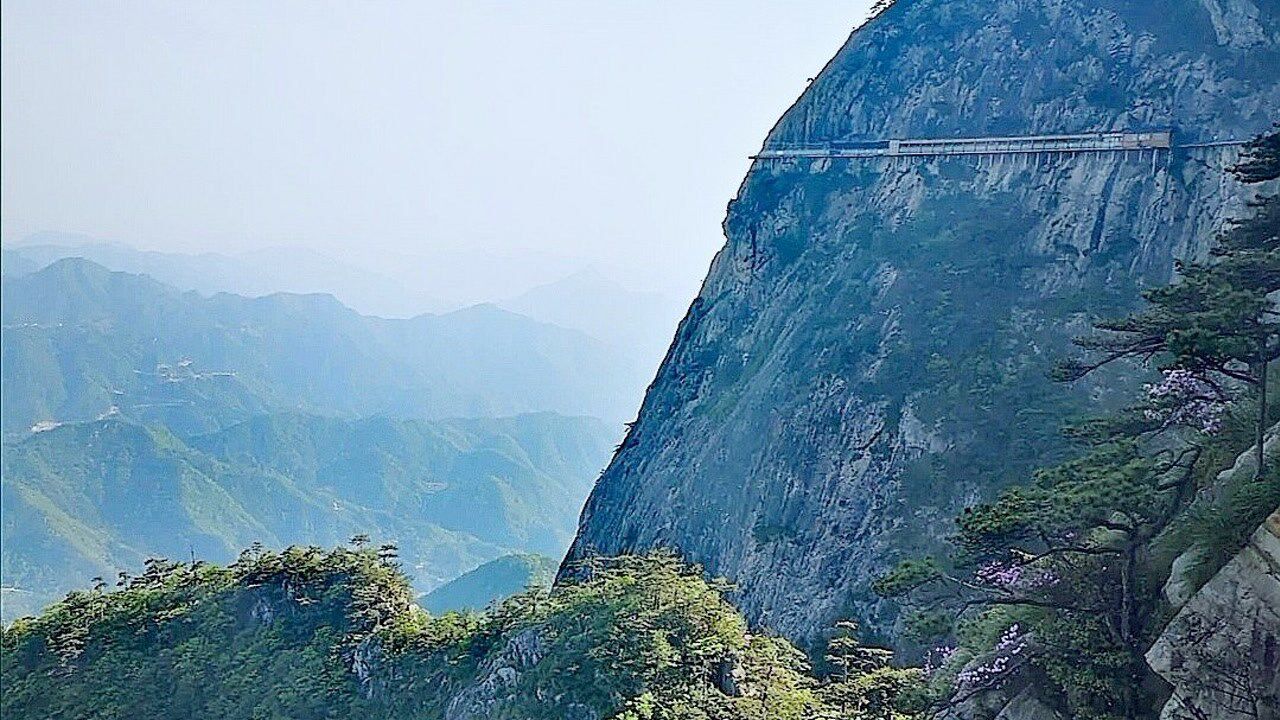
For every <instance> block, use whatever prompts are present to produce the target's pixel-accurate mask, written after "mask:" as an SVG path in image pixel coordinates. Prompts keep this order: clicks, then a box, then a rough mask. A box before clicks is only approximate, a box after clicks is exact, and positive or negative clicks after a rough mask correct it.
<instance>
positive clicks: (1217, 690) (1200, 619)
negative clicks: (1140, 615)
mask: <svg viewBox="0 0 1280 720" xmlns="http://www.w3.org/2000/svg"><path fill="white" fill-rule="evenodd" d="M1147 662H1148V663H1149V664H1150V665H1151V667H1152V669H1154V670H1155V671H1156V672H1158V673H1160V675H1161V676H1163V677H1164V679H1165V680H1168V681H1169V683H1170V684H1171V685H1172V686H1173V694H1172V696H1171V697H1170V699H1169V702H1168V703H1167V704H1166V705H1165V707H1164V711H1163V712H1162V713H1161V715H1160V717H1161V719H1162V720H1203V719H1205V718H1211V719H1212V720H1244V719H1245V718H1277V717H1280V510H1277V511H1276V512H1275V513H1273V514H1272V515H1271V517H1270V518H1268V519H1267V522H1266V523H1264V524H1263V526H1262V527H1260V528H1258V530H1257V532H1255V533H1254V534H1253V536H1252V537H1251V538H1250V539H1249V543H1248V544H1247V545H1245V547H1244V549H1242V550H1241V551H1240V552H1239V554H1237V555H1236V556H1235V558H1233V559H1232V560H1231V562H1229V563H1227V564H1226V566H1224V567H1223V568H1222V569H1221V570H1219V571H1218V573H1217V574H1216V575H1214V577H1213V579H1212V580H1210V581H1209V582H1208V583H1207V584H1206V585H1205V586H1204V587H1203V588H1201V589H1200V590H1199V592H1197V593H1196V594H1195V595H1193V596H1192V597H1191V599H1190V600H1188V601H1187V603H1186V604H1185V605H1184V606H1183V607H1182V609H1181V610H1180V611H1179V612H1178V614H1177V616H1175V617H1174V619H1173V620H1172V621H1171V622H1170V623H1169V626H1168V627H1167V628H1165V631H1164V633H1162V634H1161V636H1160V638H1159V639H1158V640H1157V641H1156V643H1155V645H1153V646H1152V648H1151V650H1150V651H1148V652H1147Z"/></svg>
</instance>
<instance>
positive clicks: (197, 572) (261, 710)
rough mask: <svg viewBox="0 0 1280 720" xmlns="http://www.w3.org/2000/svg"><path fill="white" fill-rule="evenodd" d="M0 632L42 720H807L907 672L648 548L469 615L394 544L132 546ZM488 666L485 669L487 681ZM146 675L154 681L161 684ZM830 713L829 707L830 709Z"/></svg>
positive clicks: (869, 712)
mask: <svg viewBox="0 0 1280 720" xmlns="http://www.w3.org/2000/svg"><path fill="white" fill-rule="evenodd" d="M119 585H120V587H119V589H117V590H114V591H112V590H108V589H107V588H106V586H105V584H100V585H99V586H98V587H96V588H95V589H93V590H90V591H77V592H73V593H71V594H69V595H68V596H67V598H66V599H65V600H64V601H63V602H61V603H58V604H57V605H54V606H53V607H51V608H50V609H49V610H48V611H47V612H45V613H44V614H43V615H41V616H39V617H37V618H28V619H23V620H20V621H18V622H16V623H14V624H13V625H12V626H11V627H9V628H8V629H6V630H5V631H4V636H3V651H4V653H3V665H2V673H3V682H4V686H5V693H4V698H3V705H2V706H0V710H2V711H3V714H4V715H5V716H6V717H8V716H14V717H36V716H40V717H60V718H90V717H92V718H132V717H148V718H157V719H164V718H188V717H200V718H209V719H216V718H237V719H239V718H291V719H295V720H305V719H306V718H342V717H361V718H366V719H370V720H373V719H376V718H391V717H422V718H441V717H443V716H444V714H445V710H446V708H448V707H453V708H455V711H458V712H461V710H459V708H467V707H472V706H474V707H476V708H483V710H482V711H478V714H477V715H474V716H477V717H479V716H482V717H486V718H495V719H501V718H527V717H564V716H566V714H567V713H569V712H570V711H573V712H578V713H581V712H583V711H589V712H591V713H593V716H595V717H601V718H603V717H615V718H619V719H621V720H677V719H679V720H688V719H693V720H696V719H698V718H704V719H706V720H711V719H713V718H714V719H715V720H786V719H787V718H794V719H796V720H801V719H804V720H810V719H812V718H831V719H832V720H835V718H841V719H842V720H843V719H845V718H875V719H877V720H897V719H898V718H903V717H906V716H905V715H903V714H902V713H901V712H899V710H898V709H897V706H898V705H899V704H900V701H901V700H902V699H903V698H905V697H906V696H907V695H908V693H909V692H910V690H911V689H912V688H913V687H914V685H915V684H916V680H917V676H918V672H917V671H914V670H899V669H895V668H893V667H891V666H890V665H889V664H888V651H884V650H878V649H870V648H864V647H862V646H861V645H860V644H859V643H858V642H857V640H856V639H855V637H854V633H855V630H856V629H855V628H853V627H852V626H844V627H842V629H841V632H840V633H839V634H838V635H837V637H838V638H839V639H838V640H837V641H836V642H833V645H832V654H833V657H835V658H837V659H838V662H837V663H836V665H837V666H838V667H840V668H841V672H840V675H839V677H833V678H829V679H827V680H825V681H820V680H818V679H816V678H814V677H813V676H812V674H810V673H809V668H808V663H807V660H806V658H805V656H804V654H803V653H801V652H800V651H799V650H797V649H796V648H794V647H792V646H791V645H790V644H788V643H787V642H786V641H784V640H781V639H779V638H776V637H769V636H764V635H756V634H751V633H749V632H748V630H747V627H746V624H745V622H744V621H743V619H742V616H741V615H740V614H738V613H737V612H736V611H735V610H734V609H733V608H732V606H730V605H729V604H728V602H727V601H726V600H725V599H724V593H725V592H726V591H727V590H728V589H729V588H728V586H727V585H726V584H725V583H723V582H722V581H711V582H708V581H705V580H703V579H702V577H701V574H700V572H699V571H698V569H697V568H691V567H688V566H685V565H683V564H682V563H680V562H679V561H678V560H677V559H676V558H675V557H674V556H671V555H666V554H655V555H649V556H644V557H622V558H616V559H611V560H597V561H593V562H592V563H591V565H590V566H589V567H587V568H585V570H584V572H583V573H582V579H581V580H579V581H578V582H574V583H569V584H565V585H561V586H558V587H557V588H555V589H553V590H552V591H550V592H548V591H546V590H542V589H532V590H530V591H528V592H526V593H523V594H521V595H517V596H515V597H513V598H511V599H509V600H507V601H505V602H503V603H500V604H498V605H495V606H494V607H492V608H490V609H489V610H488V611H486V612H484V613H446V614H444V615H440V616H431V615H428V614H427V613H425V612H423V611H422V610H420V609H418V608H417V607H416V606H414V605H413V604H412V602H411V595H410V591H409V586H408V584H407V582H406V581H405V578H404V577H403V575H402V574H401V573H400V572H399V569H398V566H397V564H396V560H395V549H394V548H391V547H382V548H376V549H375V548H373V547H372V546H370V545H369V544H368V542H367V538H363V537H357V538H354V539H353V542H352V545H351V547H348V548H339V549H335V550H332V551H327V552H326V551H322V550H320V549H318V548H314V547H293V548H289V549H287V550H285V551H283V552H278V553H277V552H268V551H264V550H262V549H261V548H258V547H254V548H251V549H249V550H246V551H245V552H243V553H242V554H241V556H240V557H239V559H238V560H237V561H236V562H234V563H232V564H231V565H230V566H228V567H226V568H220V567H216V566H213V565H208V564H204V563H196V564H194V565H192V564H185V563H177V562H171V561H167V560H152V561H149V562H148V563H147V566H146V569H145V571H144V572H143V573H142V574H140V575H138V576H136V577H130V576H125V577H122V578H121V580H120V583H119ZM499 678H500V679H499ZM162 689H164V690H162ZM846 709H847V710H848V712H846Z"/></svg>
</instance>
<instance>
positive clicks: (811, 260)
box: [569, 0, 1280, 644]
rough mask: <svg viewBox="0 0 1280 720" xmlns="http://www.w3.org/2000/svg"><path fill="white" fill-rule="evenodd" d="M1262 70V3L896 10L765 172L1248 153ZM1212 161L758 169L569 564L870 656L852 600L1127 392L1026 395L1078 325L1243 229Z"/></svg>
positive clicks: (911, 1) (867, 618)
mask: <svg viewBox="0 0 1280 720" xmlns="http://www.w3.org/2000/svg"><path fill="white" fill-rule="evenodd" d="M1050 28H1051V29H1052V31H1051V32H1050V31H1049V30H1048V29H1050ZM1278 62H1280V7H1277V6H1276V5H1275V3H1258V2H1253V1H1251V0H1231V2H1220V1H1219V0H1177V1H1176V2H1173V3H1163V4H1160V5H1158V6H1157V5H1152V4H1141V3H1131V2H1124V1H1121V0H1096V1H1093V2H1084V3H1064V2H1060V1H1058V0H1008V1H1006V2H1000V3H995V4H993V3H990V2H984V1H979V0H902V1H901V2H898V3H897V4H895V5H894V6H892V7H891V8H890V9H888V10H887V11H886V12H885V13H883V14H882V15H880V16H879V17H878V18H877V19H876V20H874V21H873V22H871V23H870V24H869V25H867V26H866V27H864V28H862V29H860V30H858V31H856V32H855V33H854V34H853V36H852V37H851V38H850V39H849V41H848V43H847V44H846V45H845V46H844V48H842V49H841V51H840V52H839V54H838V55H837V56H836V57H835V58H834V59H833V60H832V61H831V63H830V64H829V65H828V66H827V67H826V68H825V69H824V70H823V71H822V73H821V74H820V75H819V76H818V77H817V79H816V80H815V81H814V82H813V83H812V84H811V85H810V87H809V88H808V90H807V91H806V92H805V93H804V95H803V96H802V97H801V98H800V99H799V100H798V101H797V103H796V104H795V105H794V106H793V107H792V108H791V109H790V110H789V111H788V113H787V114H786V115H785V116H784V117H783V118H782V120H781V121H780V122H779V123H778V125H777V126H776V127H775V128H774V129H773V131H772V132H771V133H770V135H769V138H768V139H767V140H766V147H787V146H795V145H801V144H807V145H812V144H823V143H833V142H864V141H881V140H889V139H892V138H947V137H974V136H987V135H1032V134H1047V133H1083V132H1094V131H1102V130H1130V129H1144V128H1166V127H1173V128H1174V129H1175V138H1176V141H1177V143H1179V144H1195V143H1200V142H1207V141H1214V140H1228V139H1247V138H1250V137H1252V136H1253V135H1255V134H1256V133H1258V132H1261V131H1263V130H1265V129H1266V128H1267V127H1268V126H1269V125H1270V124H1271V122H1272V121H1274V120H1275V119H1276V118H1277V117H1280V76H1277V75H1276V73H1275V72H1274V68H1275V67H1276V64H1277V63H1278ZM1235 157H1236V151H1235V150H1234V149H1233V148H1230V147H1213V148H1204V147H1202V148H1188V149H1178V150H1175V151H1174V152H1172V153H1170V154H1167V155H1165V156H1163V157H1159V158H1156V159H1154V161H1153V158H1152V157H1151V156H1150V154H1147V155H1138V154H1134V153H1129V154H1107V153H1099V154H1082V155H1075V156H1066V155H1058V156H1048V157H1035V156H1015V157H1008V156H1000V157H994V158H973V157H950V158H904V159H899V160H896V161H891V160H847V159H835V160H833V159H811V160H810V159H791V160H761V161H758V162H757V163H756V164H755V165H754V166H753V168H752V170H751V172H750V173H749V175H748V176H747V178H746V180H745V181H744V183H743V185H742V187H741V189H740V191H739V194H738V197H737V198H736V199H735V200H734V201H733V203H731V205H730V208H729V213H728V217H727V219H726V221H725V230H726V235H727V242H726V245H725V246H724V248H723V249H722V250H721V251H720V253H719V254H718V255H717V257H716V259H715V260H714V262H713V264H712V266H711V269H710V272H709V274H708V277H707V279H706V281H705V283H704V285H703V288H702V291H701V293H700V295H699V297H698V298H697V300H695V302H694V304H693V306H692V308H691V309H690V312H689V314H688V315H687V316H686V317H685V319H684V321H683V322H682V323H681V326H680V328H679V330H678V331H677V333H676V336H675V340H674V344H673V347H672V349H671V351H670V353H669V355H668V356H667V359H666V361H665V363H664V365H663V367H662V369H661V370H660V371H659V374H658V377H657V379H656V380H655V382H654V384H653V386H652V387H651V388H650V390H649V392H648V394H647V396H646V398H645V401H644V404H643V407H642V409H641V413H640V417H639V420H638V422H637V423H636V424H635V426H634V427H633V429H632V430H631V432H630V434H629V435H628V437H627V438H626V440H625V442H624V443H623V445H622V447H621V449H620V451H619V452H618V454H617V455H616V457H615V458H614V460H613V462H612V463H611V464H610V466H609V468H608V469H607V470H606V471H605V473H604V474H603V476H602V477H601V479H600V481H599V483H598V484H597V486H596V488H595V490H594V491H593V493H592V496H591V498H590V500H589V501H588V503H587V506H586V508H585V509H584V512H583V517H582V521H581V526H580V531H579V535H578V538H577V540H576V541H575V544H574V547H573V549H572V551H571V553H570V556H569V559H570V560H574V559H576V558H579V557H582V556H584V555H589V554H593V553H603V554H606V555H608V554H615V553H618V552H624V551H634V550H643V549H646V548H651V547H655V546H670V547H675V548H678V549H679V550H680V551H681V552H682V553H683V554H684V555H685V556H686V557H687V558H689V559H690V560H691V561H694V562H699V563H702V564H704V565H705V566H706V567H707V569H708V571H709V572H711V573H714V574H720V575H725V576H727V577H728V578H729V579H731V580H733V581H735V582H736V583H737V584H738V586H739V588H740V590H739V593H738V596H737V601H738V602H739V603H740V604H741V606H742V607H743V608H744V610H745V612H746V614H747V616H748V618H749V619H750V620H751V621H752V622H754V623H758V624H762V625H766V626H769V627H771V628H774V629H776V630H778V631H781V632H782V633H784V634H785V635H786V636H788V637H790V638H793V639H799V640H802V641H804V642H806V643H810V644H813V643H814V642H815V641H816V640H817V639H818V638H819V637H820V636H821V635H822V633H823V632H824V628H826V627H828V626H829V624H830V623H831V622H832V621H833V620H834V619H836V618H837V617H841V616H848V615H854V616H858V617H859V618H860V619H861V620H863V621H864V623H865V624H866V625H867V626H869V627H871V628H873V629H875V630H879V631H881V632H889V633H891V632H893V623H894V610H893V608H892V607H890V606H888V605H886V604H885V603H882V602H879V601H877V600H876V599H875V598H874V596H873V595H872V593H871V592H870V589H869V585H870V581H871V579H872V578H873V577H874V576H875V575H876V573H877V572H879V571H880V570H882V569H883V568H884V567H886V565H887V564H888V563H891V562H893V561H894V560H895V559H896V558H897V557H899V556H901V555H904V554H921V553H924V552H927V551H928V550H929V548H930V547H931V544H932V543H933V542H934V541H935V539H936V538H937V537H938V536H939V535H940V534H942V533H944V532H945V528H947V527H949V526H950V525H949V523H950V518H951V517H952V516H953V515H954V514H955V513H956V512H957V511H958V510H959V509H960V508H961V507H963V506H964V505H965V504H966V503H968V502H971V501H972V500H974V499H975V498H977V497H981V496H984V495H987V494H988V493H990V492H991V491H992V490H993V489H994V488H996V487H999V486H1000V485H1002V484H1005V483H1007V482H1010V481H1013V480H1018V479H1021V478H1023V477H1025V474H1026V473H1027V472H1029V471H1030V469H1031V468H1033V467H1035V466H1038V465H1044V464H1049V463H1052V461H1053V460H1054V459H1055V458H1056V457H1059V456H1060V454H1061V452H1062V451H1063V441H1062V440H1061V439H1060V438H1059V437H1058V435H1057V430H1058V424H1059V422H1060V421H1061V419H1062V418H1064V417H1069V416H1071V415H1072V414H1073V413H1075V412H1077V411H1079V409H1080V408H1082V407H1083V406H1084V400H1085V398H1087V397H1089V395H1090V393H1101V394H1102V395H1101V398H1100V399H1101V400H1103V401H1104V405H1105V401H1106V400H1107V398H1108V395H1107V394H1106V393H1123V392H1124V391H1125V388H1126V387H1127V385H1126V378H1125V377H1124V375H1126V374H1128V373H1126V372H1125V371H1122V370H1118V371H1117V373H1118V374H1119V375H1120V377H1115V376H1112V377H1108V378H1105V379H1103V378H1099V379H1096V380H1095V381H1094V382H1093V383H1081V384H1078V385H1077V386H1075V387H1063V386H1056V385H1054V384H1052V383H1051V382H1050V381H1049V380H1048V379H1047V377H1046V375H1047V371H1048V370H1049V368H1050V367H1051V366H1052V364H1053V362H1054V361H1055V360H1056V359H1057V358H1058V357H1059V356H1060V355H1061V354H1063V353H1065V352H1066V351H1067V349H1068V345H1067V343H1068V339H1069V338H1070V337H1072V336H1073V335H1076V334H1079V333H1080V332H1082V331H1083V330H1084V329H1085V328H1086V326H1087V325H1086V323H1087V320H1088V319H1089V318H1091V317H1093V316H1096V315H1111V314H1114V313H1117V312H1119V311H1120V310H1122V309H1124V308H1126V307H1129V306H1131V305H1132V304H1133V303H1134V302H1136V301H1137V299H1138V297H1139V293H1140V291H1141V289H1142V288H1143V287H1145V286H1149V285H1151V284H1154V283H1159V282H1164V281H1165V280H1167V279H1168V277H1169V275H1170V271H1171V268H1172V266H1173V261H1174V258H1176V257H1184V256H1195V255H1198V254H1201V253H1203V252H1204V249H1205V247H1206V243H1207V241H1208V240H1209V239H1210V238H1211V236H1212V234H1213V232H1214V231H1215V229H1216V228H1218V227H1220V226H1221V225H1222V223H1223V222H1224V221H1225V219H1226V217H1227V216H1228V215H1229V214H1230V212H1231V211H1232V209H1233V208H1235V209H1238V208H1240V207H1241V203H1242V199H1243V196H1244V191H1243V190H1242V189H1241V188H1239V187H1236V186H1232V185H1231V184H1230V183H1228V182H1226V181H1225V180H1224V174H1223V169H1224V168H1225V167H1226V166H1228V165H1229V164H1231V163H1232V162H1233V160H1234V158H1235ZM1224 208H1225V210H1224ZM1130 382H1132V380H1130ZM1104 388H1105V389H1106V390H1105V392H1104V390H1103V389H1104Z"/></svg>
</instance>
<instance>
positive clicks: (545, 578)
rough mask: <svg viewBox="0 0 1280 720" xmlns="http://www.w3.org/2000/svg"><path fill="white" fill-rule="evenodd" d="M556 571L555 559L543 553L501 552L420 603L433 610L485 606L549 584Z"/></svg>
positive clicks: (442, 611) (438, 589)
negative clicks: (515, 553)
mask: <svg viewBox="0 0 1280 720" xmlns="http://www.w3.org/2000/svg"><path fill="white" fill-rule="evenodd" d="M555 574H556V561H555V560H552V559H551V558H549V557H547V556H546V555H504V556H502V557H500V558H498V559H496V560H490V561H489V562H487V563H485V564H483V565H481V566H480V567H478V568H476V569H475V570H472V571H470V572H467V573H464V574H462V575H460V576H458V577H456V578H454V579H452V580H450V581H449V582H447V583H445V584H444V585H441V586H440V587H438V588H436V589H435V590H432V591H431V592H429V593H427V594H426V595H425V596H424V597H423V598H422V606H423V607H424V608H426V609H427V611H429V612H432V613H436V614H441V613H445V612H449V611H451V610H484V609H485V608H486V607H489V605H490V604H492V603H493V602H495V601H498V600H502V599H504V598H507V597H510V596H512V595H515V594H516V593H518V592H522V591H524V590H527V589H528V588H531V587H541V588H547V587H550V586H551V581H552V579H553V578H555Z"/></svg>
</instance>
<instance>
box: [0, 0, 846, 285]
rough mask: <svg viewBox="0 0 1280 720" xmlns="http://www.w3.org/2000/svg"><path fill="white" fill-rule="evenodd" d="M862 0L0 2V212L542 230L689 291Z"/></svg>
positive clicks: (215, 239) (365, 244)
mask: <svg viewBox="0 0 1280 720" xmlns="http://www.w3.org/2000/svg"><path fill="white" fill-rule="evenodd" d="M869 4H870V0H842V1H836V0H806V1H805V2H803V3H798V2H783V1H782V0H671V1H658V0H651V1H647V2H645V1H641V0H518V1H517V0H511V1H502V2H499V1H497V0H430V1H428V2H379V1H374V0H369V1H364V2H354V1H353V2H318V1H315V0H306V1H298V2H294V1H291V0H272V1H271V2H234V1H230V0H220V1H219V2H212V3H211V2H194V1H192V2H173V1H172V0H167V1H165V2H137V1H131V0H113V1H112V2H62V1H59V0H5V1H4V3H3V5H0V35H2V37H0V74H2V77H0V141H2V143H3V157H2V159H0V237H2V238H3V240H4V241H5V242H13V241H15V240H20V239H21V238H23V237H25V236H27V235H28V234H30V233H33V232H37V231H60V232H76V233H85V234H87V235H91V236H94V237H96V238H101V239H104V240H111V241H117V242H124V243H127V244H130V245H133V246H135V247H140V248H145V249H156V250H166V251H180V252H201V251H218V252H227V253H235V252H243V251H248V250H252V249H256V248H263V247H273V246H288V247H305V248H308V249H311V250H315V251H319V252H323V253H326V254H331V255H336V256H344V257H352V258H354V259H355V260H353V261H357V260H358V261H360V262H367V263H370V264H376V263H377V262H378V261H381V263H382V264H383V265H384V266H389V265H396V266H400V267H405V266H412V265H413V263H421V262H430V259H431V258H432V257H433V256H438V255H442V254H448V253H454V254H457V253H460V252H462V253H481V254H483V253H492V254H498V255H504V256H511V257H519V256H520V255H521V253H525V254H528V253H531V252H532V253H543V254H547V255H549V256H554V257H565V258H574V259H576V260H580V261H582V262H584V263H592V264H600V265H603V266H609V267H612V268H621V269H624V271H625V272H626V273H627V274H629V276H630V278H631V279H632V280H633V281H635V282H634V283H633V284H634V285H637V286H646V287H648V288H650V289H659V290H663V291H671V292H674V293H677V294H680V295H687V296H692V294H693V292H695V291H696V287H697V284H698V282H699V281H700V280H701V278H702V276H703V275H704V274H705V271H706V268H707V264H708V262H709V261H710V259H711V257H712V255H713V254H714V253H715V251H716V250H717V249H718V248H719V247H720V246H721V244H722V243H723V236H722V233H721V230H720V222H721V220H722V219H723V216H724V210H725V205H726V203H727V202H728V201H729V200H730V199H731V198H732V197H733V195H734V193H735V192H736V190H737V187H738V184H739V183H740V182H741V179H742V176H743V174H744V173H745V171H746V169H747V167H748V164H749V161H748V160H747V156H748V155H749V154H751V153H753V152H754V151H755V150H757V149H758V148H759V146H760V143H761V142H762V140H763V139H764V136H765V134H766V133H767V131H768V130H769V128H770V127H771V126H772V125H773V123H774V122H775V121H776V119H777V118H778V116H779V115H781V113H782V112H784V111H785V110H786V108H787V107H788V106H789V105H790V104H791V103H792V102H793V101H794V100H795V98H796V97H797V96H798V95H799V93H800V92H801V91H803V89H804V87H805V83H806V80H807V79H808V78H810V77H812V76H813V75H815V74H816V73H817V72H818V70H819V69H820V68H821V67H822V65H823V64H824V63H825V62H826V61H827V60H828V59H829V58H830V56H831V55H833V54H834V53H835V51H836V50H837V49H838V48H839V47H840V45H841V43H843V42H844V40H845V39H846V38H847V36H848V34H849V32H850V31H851V29H852V28H853V27H854V26H855V25H857V24H858V23H859V22H860V21H861V20H862V19H863V18H864V17H865V15H866V12H867V6H868V5H869Z"/></svg>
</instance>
